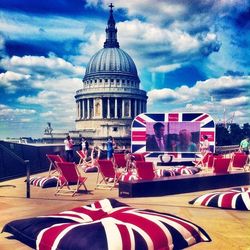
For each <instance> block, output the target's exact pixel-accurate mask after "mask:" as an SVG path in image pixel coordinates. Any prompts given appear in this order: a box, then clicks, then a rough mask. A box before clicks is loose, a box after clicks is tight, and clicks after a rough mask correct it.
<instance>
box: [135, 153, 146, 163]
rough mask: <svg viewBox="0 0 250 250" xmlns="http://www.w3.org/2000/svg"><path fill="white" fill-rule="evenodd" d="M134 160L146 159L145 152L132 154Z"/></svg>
mask: <svg viewBox="0 0 250 250" xmlns="http://www.w3.org/2000/svg"><path fill="white" fill-rule="evenodd" d="M132 156H133V160H134V161H145V157H144V154H139V153H137V154H132Z"/></svg>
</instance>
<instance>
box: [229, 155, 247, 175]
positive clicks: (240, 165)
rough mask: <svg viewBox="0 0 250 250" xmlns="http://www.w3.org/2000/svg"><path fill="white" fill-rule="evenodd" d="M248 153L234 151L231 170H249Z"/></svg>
mask: <svg viewBox="0 0 250 250" xmlns="http://www.w3.org/2000/svg"><path fill="white" fill-rule="evenodd" d="M247 159H248V155H246V154H244V153H234V154H233V157H232V161H231V165H230V170H244V171H246V170H247Z"/></svg>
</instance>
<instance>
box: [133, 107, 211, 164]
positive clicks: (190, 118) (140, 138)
mask: <svg viewBox="0 0 250 250" xmlns="http://www.w3.org/2000/svg"><path fill="white" fill-rule="evenodd" d="M152 122H199V123H200V138H202V137H203V135H207V136H208V141H209V144H210V150H211V151H212V152H213V151H214V148H215V123H214V121H213V119H212V117H211V116H210V115H209V114H206V113H181V112H175V113H143V114H140V115H138V116H136V117H135V119H134V121H133V122H132V126H131V149H132V152H133V153H145V152H146V127H147V123H152ZM147 153H148V154H146V155H145V157H146V158H147V157H150V158H158V157H159V155H162V154H163V153H159V152H147ZM169 154H171V155H173V156H174V158H178V159H185V160H193V159H194V158H200V157H201V154H195V153H172V152H169Z"/></svg>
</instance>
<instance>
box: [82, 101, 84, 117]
mask: <svg viewBox="0 0 250 250" xmlns="http://www.w3.org/2000/svg"><path fill="white" fill-rule="evenodd" d="M82 118H83V119H85V99H83V100H82Z"/></svg>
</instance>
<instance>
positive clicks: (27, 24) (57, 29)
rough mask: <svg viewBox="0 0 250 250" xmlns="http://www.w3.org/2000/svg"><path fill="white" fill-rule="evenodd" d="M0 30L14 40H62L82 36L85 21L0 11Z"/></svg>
mask: <svg viewBox="0 0 250 250" xmlns="http://www.w3.org/2000/svg"><path fill="white" fill-rule="evenodd" d="M72 26H74V29H72ZM0 30H1V31H2V32H3V33H4V34H5V35H6V36H11V38H12V39H14V40H16V39H20V40H25V41H28V40H30V41H31V40H33V41H34V40H54V41H62V40H65V39H79V38H84V34H85V33H84V30H85V22H83V21H79V20H77V19H73V18H65V17H59V16H53V15H51V16H46V18H45V17H43V16H35V15H33V16H32V15H26V14H21V13H20V12H3V11H1V22H0Z"/></svg>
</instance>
